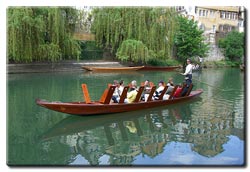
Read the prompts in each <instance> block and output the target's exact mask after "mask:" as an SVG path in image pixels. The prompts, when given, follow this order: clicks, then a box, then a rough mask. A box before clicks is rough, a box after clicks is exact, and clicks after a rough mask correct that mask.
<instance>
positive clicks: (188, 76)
mask: <svg viewBox="0 0 250 172" xmlns="http://www.w3.org/2000/svg"><path fill="white" fill-rule="evenodd" d="M191 63H192V62H191V59H187V66H186V70H185V72H184V73H181V75H184V76H185V82H184V83H183V85H182V87H177V89H176V90H175V92H174V93H173V91H174V87H175V86H174V82H173V78H169V79H168V83H167V84H165V83H164V81H163V80H160V81H159V82H158V88H157V89H156V90H155V91H154V90H153V91H154V93H153V91H152V88H153V85H154V84H153V83H152V82H150V81H149V80H146V81H145V82H144V83H142V84H141V85H142V86H144V91H143V93H142V95H141V100H142V101H147V99H148V97H149V95H150V93H151V91H152V93H153V95H152V100H159V99H160V96H162V97H161V98H162V99H163V100H167V99H169V97H170V95H171V94H172V93H173V97H180V96H185V95H188V94H189V93H188V90H190V89H189V88H190V85H191V84H192V64H191ZM113 85H115V86H116V89H115V91H114V94H113V96H112V102H114V103H118V102H119V100H120V96H121V94H122V92H123V89H124V82H123V80H121V81H120V82H118V81H117V80H115V81H114V84H113ZM165 88H167V90H166V92H165V90H164V89H165ZM191 89H192V87H191ZM163 91H164V92H165V93H164V95H162V92H163ZM137 93H138V87H137V83H136V81H135V80H133V81H132V82H131V83H130V90H129V91H128V93H127V97H126V98H125V100H124V102H125V103H132V102H134V101H135V99H136V96H137Z"/></svg>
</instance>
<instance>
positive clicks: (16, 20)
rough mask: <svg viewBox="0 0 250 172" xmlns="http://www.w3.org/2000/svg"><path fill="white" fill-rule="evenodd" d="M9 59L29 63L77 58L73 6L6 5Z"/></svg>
mask: <svg viewBox="0 0 250 172" xmlns="http://www.w3.org/2000/svg"><path fill="white" fill-rule="evenodd" d="M7 12H8V60H9V61H14V62H31V61H34V60H35V61H37V60H50V61H56V60H59V59H71V58H78V56H79V54H80V51H79V50H80V47H79V45H78V43H77V42H76V41H75V40H73V39H72V33H73V31H74V23H75V21H76V17H77V16H76V14H77V13H76V10H75V9H73V8H32V7H16V8H8V10H7Z"/></svg>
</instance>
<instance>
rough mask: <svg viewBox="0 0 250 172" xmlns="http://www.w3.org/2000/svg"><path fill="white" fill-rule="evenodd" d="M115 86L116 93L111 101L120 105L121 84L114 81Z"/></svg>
mask: <svg viewBox="0 0 250 172" xmlns="http://www.w3.org/2000/svg"><path fill="white" fill-rule="evenodd" d="M113 85H114V86H116V87H115V91H114V93H113V95H112V98H111V100H112V101H113V102H114V103H118V101H117V98H118V97H119V96H120V94H119V82H118V81H117V80H114V83H113Z"/></svg>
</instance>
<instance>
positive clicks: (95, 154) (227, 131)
mask: <svg viewBox="0 0 250 172" xmlns="http://www.w3.org/2000/svg"><path fill="white" fill-rule="evenodd" d="M169 77H173V78H174V82H175V83H176V84H179V83H181V82H182V81H183V76H181V75H179V74H178V72H176V71H172V72H159V71H153V72H152V71H150V72H147V71H140V72H134V73H120V74H118V73H88V72H84V71H78V72H56V73H29V74H9V75H8V76H7V79H8V80H7V164H8V165H58V166H61V165H62V166H65V165H66V166H68V165H71V166H74V165H83V166H85V165H87V166H89V165H94V166H96V165H97V166H110V165H111V166H117V165H118V166H120V165H122V166H131V165H132V166H133V165H135V166H136V165H143V166H147V165H150V166H151V165H153V166H155V165H161V166H187V165H188V166H197V165H198V166H232V165H233V166H242V165H244V164H245V162H246V155H245V151H246V150H245V149H246V146H245V128H246V126H245V122H246V121H245V81H244V73H243V72H240V70H239V69H236V68H225V69H204V70H203V71H202V72H199V73H198V72H195V73H193V78H194V80H193V83H194V89H198V88H201V89H203V90H204V92H203V94H202V95H201V96H200V98H198V99H196V100H194V101H189V102H185V103H180V104H175V105H171V106H165V107H160V108H153V109H145V110H140V111H135V112H126V113H117V114H110V115H109V114H107V115H99V116H72V115H68V114H64V113H59V112H54V111H51V110H48V109H45V108H43V107H40V106H37V105H36V103H35V100H36V99H37V98H41V99H46V100H49V101H62V102H70V101H83V95H82V90H81V84H82V83H86V84H87V85H88V89H89V94H90V97H91V99H92V100H99V98H100V96H101V95H102V93H103V91H104V89H105V88H106V87H107V84H108V83H112V82H113V80H115V79H116V80H120V79H123V80H124V82H125V84H128V83H129V82H130V81H132V80H136V81H137V82H138V83H140V82H143V81H144V80H145V79H149V80H150V81H153V82H154V83H157V82H158V81H159V80H165V81H167V79H168V78H169ZM197 80H199V81H201V82H199V81H197Z"/></svg>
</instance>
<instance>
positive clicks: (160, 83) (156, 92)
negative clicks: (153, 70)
mask: <svg viewBox="0 0 250 172" xmlns="http://www.w3.org/2000/svg"><path fill="white" fill-rule="evenodd" d="M158 86H159V87H158V88H157V89H156V91H155V93H154V95H153V98H154V100H158V99H159V96H160V95H161V92H162V91H163V90H164V81H162V80H161V81H159V83H158Z"/></svg>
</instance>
